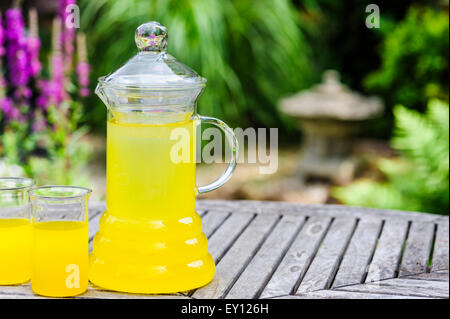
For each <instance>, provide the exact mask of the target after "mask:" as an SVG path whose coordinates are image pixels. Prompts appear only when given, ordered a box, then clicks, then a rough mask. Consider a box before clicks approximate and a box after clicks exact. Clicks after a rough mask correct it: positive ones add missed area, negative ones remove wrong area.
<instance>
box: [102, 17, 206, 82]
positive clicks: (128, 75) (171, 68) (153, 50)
mask: <svg viewBox="0 0 450 319" xmlns="http://www.w3.org/2000/svg"><path fill="white" fill-rule="evenodd" d="M134 39H135V42H136V46H137V48H138V51H139V52H138V53H137V54H136V55H135V56H134V57H133V58H131V59H130V60H128V62H126V63H125V64H124V65H123V66H122V67H120V68H119V69H118V70H116V71H115V72H113V73H111V74H109V75H107V76H103V77H100V78H99V82H100V84H101V85H104V86H106V87H118V88H136V89H158V90H159V89H162V90H164V89H188V88H198V87H203V86H205V82H206V79H205V78H202V77H201V76H200V75H199V74H198V73H197V72H195V71H194V70H192V69H191V68H189V67H188V66H186V65H184V64H183V63H181V62H180V61H178V60H177V59H175V58H174V57H173V56H171V55H170V54H168V53H167V52H166V49H167V43H168V34H167V29H166V27H165V26H163V25H162V24H160V23H159V22H156V21H151V22H147V23H144V24H142V25H140V26H139V27H138V28H137V29H136V32H135V36H134Z"/></svg>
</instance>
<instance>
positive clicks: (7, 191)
mask: <svg viewBox="0 0 450 319" xmlns="http://www.w3.org/2000/svg"><path fill="white" fill-rule="evenodd" d="M33 184H34V182H33V180H32V179H29V178H21V177H0V285H16V284H21V283H24V282H27V281H28V280H30V276H31V225H30V206H29V200H28V192H29V190H30V187H32V186H33Z"/></svg>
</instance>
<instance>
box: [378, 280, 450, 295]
mask: <svg viewBox="0 0 450 319" xmlns="http://www.w3.org/2000/svg"><path fill="white" fill-rule="evenodd" d="M379 284H380V285H382V286H391V287H392V286H394V287H408V288H411V289H412V290H414V289H416V288H424V289H430V290H431V291H433V292H434V293H438V294H441V295H445V294H446V295H448V290H449V288H448V282H444V281H436V280H415V279H407V278H394V279H388V280H383V281H380V283H379Z"/></svg>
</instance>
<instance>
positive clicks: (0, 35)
mask: <svg viewBox="0 0 450 319" xmlns="http://www.w3.org/2000/svg"><path fill="white" fill-rule="evenodd" d="M4 43H5V30H4V29H3V19H2V13H1V12H0V58H1V57H2V56H4V55H5V53H6V50H5V47H4V46H3V45H4Z"/></svg>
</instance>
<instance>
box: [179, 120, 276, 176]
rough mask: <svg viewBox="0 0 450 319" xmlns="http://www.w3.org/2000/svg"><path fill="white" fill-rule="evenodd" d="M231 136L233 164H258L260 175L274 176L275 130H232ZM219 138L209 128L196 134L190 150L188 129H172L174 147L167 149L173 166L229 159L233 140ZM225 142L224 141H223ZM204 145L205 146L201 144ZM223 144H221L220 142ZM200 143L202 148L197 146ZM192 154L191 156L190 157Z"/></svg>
mask: <svg viewBox="0 0 450 319" xmlns="http://www.w3.org/2000/svg"><path fill="white" fill-rule="evenodd" d="M233 133H234V135H235V137H236V139H235V141H236V142H237V149H238V151H237V154H236V156H237V160H236V161H237V163H248V164H258V165H259V166H258V170H259V173H260V174H274V173H275V172H276V171H277V170H278V128H270V129H267V128H258V129H255V128H252V127H249V128H246V129H242V128H240V127H238V128H235V129H234V130H233ZM226 137H227V138H226V139H223V137H222V131H221V130H220V129H219V128H216V127H209V128H207V129H205V130H204V131H203V132H202V133H201V134H200V133H199V134H196V143H195V144H196V145H197V147H196V149H195V150H194V149H193V145H194V143H193V142H192V140H193V136H191V132H190V130H188V129H186V128H181V127H179V128H175V129H173V130H172V131H171V134H170V139H171V140H172V141H174V144H173V145H172V147H171V150H170V160H171V161H172V162H173V163H176V164H177V163H189V162H193V161H195V162H196V163H201V162H203V163H207V164H211V163H226V162H229V161H231V160H233V155H234V154H233V152H234V151H236V149H234V150H233V137H232V136H230V135H226ZM225 141H227V142H225ZM202 142H206V143H202ZM224 142H225V143H224ZM202 144H203V147H200V145H202ZM194 152H195V155H194V154H192V153H194Z"/></svg>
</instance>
